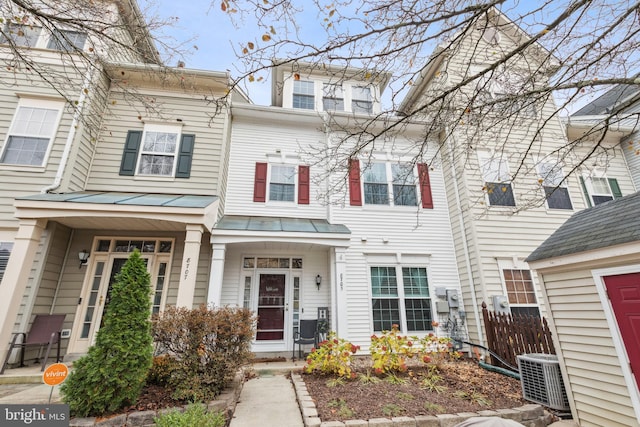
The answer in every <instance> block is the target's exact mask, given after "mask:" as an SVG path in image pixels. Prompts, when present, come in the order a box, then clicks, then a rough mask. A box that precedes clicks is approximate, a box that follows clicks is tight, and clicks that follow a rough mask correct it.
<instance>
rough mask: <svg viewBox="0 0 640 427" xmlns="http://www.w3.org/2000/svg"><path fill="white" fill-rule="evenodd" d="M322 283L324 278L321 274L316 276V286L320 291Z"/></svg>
mask: <svg viewBox="0 0 640 427" xmlns="http://www.w3.org/2000/svg"><path fill="white" fill-rule="evenodd" d="M321 283H322V276H320V275H319V274H318V275H317V276H316V286H317V287H318V290H320V284H321Z"/></svg>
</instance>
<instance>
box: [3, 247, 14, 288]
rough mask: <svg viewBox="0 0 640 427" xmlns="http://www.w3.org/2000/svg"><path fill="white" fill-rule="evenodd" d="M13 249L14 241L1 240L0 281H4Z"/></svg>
mask: <svg viewBox="0 0 640 427" xmlns="http://www.w3.org/2000/svg"><path fill="white" fill-rule="evenodd" d="M12 249H13V243H12V242H0V282H2V277H3V276H4V272H5V271H6V270H7V264H9V257H10V256H11V250H12Z"/></svg>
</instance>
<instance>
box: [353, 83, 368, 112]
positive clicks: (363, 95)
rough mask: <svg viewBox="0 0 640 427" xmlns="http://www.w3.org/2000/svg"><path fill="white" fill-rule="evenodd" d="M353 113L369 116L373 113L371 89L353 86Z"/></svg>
mask: <svg viewBox="0 0 640 427" xmlns="http://www.w3.org/2000/svg"><path fill="white" fill-rule="evenodd" d="M351 111H353V112H354V113H368V114H371V113H372V112H373V98H372V97H371V88H369V87H366V86H353V87H352V88H351Z"/></svg>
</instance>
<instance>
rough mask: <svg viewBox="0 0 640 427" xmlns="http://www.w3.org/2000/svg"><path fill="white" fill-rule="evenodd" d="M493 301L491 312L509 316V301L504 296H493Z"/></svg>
mask: <svg viewBox="0 0 640 427" xmlns="http://www.w3.org/2000/svg"><path fill="white" fill-rule="evenodd" d="M492 299H493V311H495V312H496V313H500V314H509V313H510V312H511V310H510V309H509V299H508V298H507V296H506V295H494V296H493V297H492Z"/></svg>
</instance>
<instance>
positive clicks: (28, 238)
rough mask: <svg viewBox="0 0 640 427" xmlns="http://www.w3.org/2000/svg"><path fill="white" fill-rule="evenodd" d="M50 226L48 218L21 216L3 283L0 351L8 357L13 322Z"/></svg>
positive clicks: (0, 312) (1, 287)
mask: <svg viewBox="0 0 640 427" xmlns="http://www.w3.org/2000/svg"><path fill="white" fill-rule="evenodd" d="M46 226H47V220H46V219H27V220H20V228H18V233H17V234H16V237H15V240H14V242H13V250H12V251H11V256H10V257H9V262H8V264H7V268H6V270H5V272H4V277H3V278H2V283H0V293H2V298H0V325H2V326H1V327H0V349H2V352H0V354H1V356H0V357H4V354H5V350H6V349H7V348H8V346H9V341H10V340H11V334H12V332H13V325H14V324H15V321H16V317H17V316H18V309H19V308H20V303H21V302H22V297H23V296H24V292H25V290H26V288H27V282H28V281H29V275H30V273H31V266H32V265H33V260H34V259H35V256H36V253H37V251H38V245H39V244H40V237H41V236H42V231H43V230H44V229H45V227H46Z"/></svg>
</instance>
